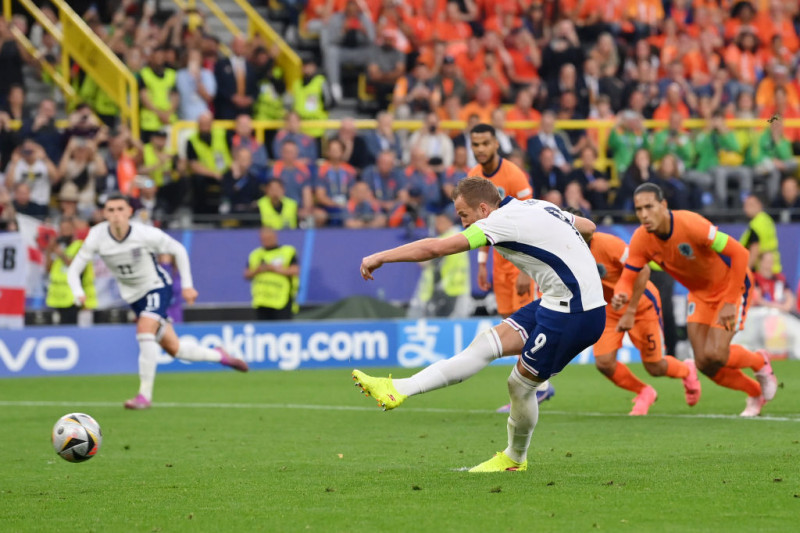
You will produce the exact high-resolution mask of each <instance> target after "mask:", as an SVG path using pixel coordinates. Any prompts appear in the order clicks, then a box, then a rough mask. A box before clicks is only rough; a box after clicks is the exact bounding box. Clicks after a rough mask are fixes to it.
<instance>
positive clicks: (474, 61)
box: [0, 0, 800, 228]
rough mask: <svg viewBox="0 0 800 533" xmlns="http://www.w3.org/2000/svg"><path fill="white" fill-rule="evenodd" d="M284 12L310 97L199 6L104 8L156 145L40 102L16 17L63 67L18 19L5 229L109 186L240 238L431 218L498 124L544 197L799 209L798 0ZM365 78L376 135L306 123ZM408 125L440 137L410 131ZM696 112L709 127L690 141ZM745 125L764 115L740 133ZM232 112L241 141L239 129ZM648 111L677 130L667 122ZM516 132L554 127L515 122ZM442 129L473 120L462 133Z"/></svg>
mask: <svg viewBox="0 0 800 533" xmlns="http://www.w3.org/2000/svg"><path fill="white" fill-rule="evenodd" d="M281 5H283V6H284V8H285V10H287V11H288V12H289V13H290V15H291V16H290V17H289V18H288V29H287V31H286V36H287V39H288V40H289V41H290V42H295V43H297V42H299V41H302V40H306V41H308V40H314V39H316V40H317V41H316V42H318V50H319V54H314V53H310V54H306V56H305V60H304V62H303V66H302V78H300V79H297V80H294V81H293V83H291V84H289V85H287V83H286V78H285V76H284V74H285V73H284V72H283V71H282V69H281V68H280V67H279V66H278V64H277V62H276V58H277V55H278V50H277V48H275V47H268V46H265V45H264V44H263V43H262V42H261V41H260V40H259V39H258V38H257V37H256V38H250V39H247V38H245V37H242V36H237V37H234V38H233V39H232V41H231V42H230V43H228V49H229V52H230V54H229V55H225V54H223V53H222V51H221V50H222V46H221V43H220V40H219V39H218V38H216V37H215V36H214V35H212V34H210V33H209V32H208V30H207V24H206V21H205V15H204V14H203V13H202V12H200V11H199V10H197V9H195V8H192V9H187V10H184V11H181V10H177V11H175V12H174V13H170V12H166V13H164V12H156V11H155V9H154V7H153V4H152V3H149V2H136V1H130V0H122V1H121V2H108V3H105V4H104V6H103V8H98V7H97V6H95V5H91V6H89V7H88V8H87V9H86V11H85V12H84V13H83V18H84V19H85V20H86V21H87V23H88V24H89V26H90V27H91V29H92V30H94V31H95V33H97V35H98V36H100V37H101V38H102V40H103V41H104V42H106V43H107V44H108V46H109V47H110V48H111V50H112V51H113V52H114V53H116V54H117V55H119V56H120V57H121V58H123V60H124V62H125V64H126V65H127V66H128V67H129V68H130V69H131V70H132V71H133V72H134V73H135V74H136V77H137V80H138V81H139V84H140V98H141V105H142V111H141V117H140V119H141V130H142V131H141V139H136V138H134V137H133V136H131V135H130V132H128V130H127V128H126V127H125V126H124V125H122V124H118V123H117V119H118V116H119V110H118V109H117V107H116V105H115V104H114V103H113V101H112V100H111V99H110V98H109V97H108V95H106V94H105V93H104V92H103V91H102V89H100V88H99V87H98V86H97V84H96V82H95V81H94V80H92V79H91V78H90V77H88V76H85V75H82V73H81V72H80V69H79V68H78V67H77V66H76V67H75V76H74V85H75V87H76V89H77V91H78V94H79V95H80V96H81V98H82V100H83V101H84V102H85V103H86V105H82V106H79V107H77V108H76V109H75V110H74V111H72V113H71V114H70V117H69V126H68V127H67V128H66V129H59V128H57V127H56V126H55V117H56V105H55V102H54V101H53V100H50V99H44V100H42V101H39V102H31V101H28V100H27V97H26V92H25V80H24V77H23V76H22V64H23V63H24V62H26V61H27V62H32V60H31V58H29V57H27V54H26V53H25V52H24V50H22V49H21V47H18V46H17V45H16V43H15V42H14V38H13V37H12V36H11V35H10V31H9V26H8V25H9V24H14V25H16V26H17V27H18V28H19V29H20V30H22V31H24V32H26V33H27V34H28V35H30V36H31V37H32V38H33V39H34V40H35V41H37V42H39V43H41V45H42V46H43V47H45V48H46V50H47V51H48V54H46V55H45V57H46V59H47V60H48V61H51V62H53V63H54V64H57V63H58V61H59V58H58V55H59V49H58V46H57V43H53V42H51V41H52V40H51V39H48V38H47V37H48V34H47V32H43V31H42V29H41V27H40V26H39V25H38V24H33V25H32V26H30V27H29V25H28V23H27V21H26V19H25V18H24V17H22V16H20V15H16V16H15V17H14V18H13V20H12V21H6V20H2V21H0V40H2V54H0V59H1V60H2V65H3V66H4V67H7V68H6V69H4V72H8V73H9V75H8V76H5V77H4V78H3V80H2V84H0V108H2V110H3V111H2V114H0V128H2V129H1V130H0V166H2V169H3V171H4V173H5V189H6V190H5V191H4V193H3V197H8V198H10V199H11V201H10V202H6V206H5V208H4V211H5V212H6V214H5V215H2V216H4V217H6V218H8V216H9V213H10V212H11V210H12V209H14V210H16V211H19V212H23V213H28V214H31V215H33V216H37V217H40V218H48V217H50V218H53V219H57V218H58V215H59V212H60V211H61V210H62V207H61V206H62V205H64V204H65V203H66V204H69V203H70V202H71V200H70V199H71V198H75V197H77V198H78V201H77V203H78V205H77V213H79V214H80V215H81V216H82V217H83V218H85V219H87V220H92V219H96V218H97V216H98V215H97V210H96V207H97V205H98V204H99V203H100V202H101V201H102V199H103V197H104V194H106V193H107V192H109V191H111V190H116V189H120V190H123V191H124V192H132V193H134V194H135V195H136V196H137V197H138V202H139V203H140V204H141V209H140V217H141V218H143V219H147V220H155V221H157V222H158V221H161V220H163V219H164V218H165V217H166V216H168V215H171V214H174V213H176V212H180V211H181V210H184V211H185V212H188V213H190V214H192V215H216V218H217V219H218V220H222V222H221V223H222V224H223V225H228V226H230V225H241V224H248V222H247V221H244V222H243V221H242V220H241V218H242V217H241V215H251V217H252V219H251V220H252V221H253V222H252V223H255V224H257V223H258V222H257V221H258V219H259V218H260V219H261V220H262V222H264V223H268V224H270V225H277V227H284V226H285V227H296V226H297V225H298V223H299V224H300V225H301V226H306V225H312V224H313V225H317V226H320V225H335V226H346V227H353V228H359V227H382V226H386V225H388V226H401V225H412V226H413V225H419V226H424V225H426V224H427V222H428V215H429V214H432V213H436V212H438V211H440V210H441V209H443V208H444V207H445V206H446V205H447V204H448V201H449V200H448V191H450V190H452V187H453V186H454V185H455V183H456V182H457V181H458V180H459V179H461V178H463V177H464V176H466V175H467V172H468V171H469V169H470V168H471V166H473V165H474V164H475V161H474V157H473V156H472V153H471V150H470V148H469V136H468V133H467V132H468V131H469V128H470V127H471V126H473V125H474V124H476V123H478V122H485V123H490V124H492V125H493V126H494V127H495V128H496V130H497V138H498V141H499V144H500V150H501V153H502V154H503V155H504V156H505V157H507V158H508V159H509V160H511V161H513V162H515V163H517V164H518V165H519V166H521V167H522V168H524V169H526V171H527V172H528V173H529V176H530V180H531V183H532V185H533V187H534V191H535V195H536V196H537V197H542V198H546V199H548V200H550V201H552V202H554V203H556V204H558V205H564V206H570V207H573V208H578V209H580V210H581V211H582V212H584V213H585V214H587V215H590V216H591V215H592V214H593V213H597V212H605V211H608V210H616V211H626V210H629V209H630V207H631V193H632V191H633V189H635V187H636V186H637V185H639V184H641V183H643V182H646V181H651V182H655V183H659V184H661V185H663V187H664V189H665V190H666V191H667V195H668V198H669V201H670V205H671V206H673V207H675V208H689V209H714V208H717V209H724V208H728V207H733V208H738V207H741V205H742V200H743V198H744V197H745V195H746V194H748V193H750V192H757V193H758V194H760V195H761V196H762V197H764V198H765V201H766V205H767V206H770V207H774V208H784V209H785V208H797V207H800V200H799V199H798V194H797V186H796V183H795V179H796V177H797V176H796V174H797V160H796V155H797V154H798V153H800V127H794V126H793V127H787V126H785V125H784V122H783V119H785V118H800V69H798V59H799V58H800V55H799V54H798V51H799V50H800V39H798V25H800V19H798V16H800V13H798V11H799V10H798V6H797V4H796V3H793V2H782V1H780V0H771V1H764V0H754V1H753V2H750V1H739V2H730V1H726V0H718V1H713V0H673V1H664V2H662V1H661V0H608V1H603V2H597V1H594V0H571V1H560V2H555V1H551V0H544V1H538V0H532V1H530V0H505V1H502V2H488V1H477V2H476V1H473V0H457V1H452V2H447V1H446V0H417V1H414V2H408V3H402V4H401V3H398V2H395V1H393V0H384V1H380V0H372V1H368V0H310V1H309V2H307V3H305V5H304V7H303V9H302V11H298V10H297V3H296V2H283V3H282V4H281ZM115 6H116V8H115ZM43 9H44V11H45V13H46V14H47V15H48V17H49V18H50V19H51V20H53V21H54V22H57V17H56V16H55V13H54V10H53V9H52V8H50V7H47V6H44V8H43ZM317 57H319V58H320V59H321V61H317ZM354 69H355V72H356V73H361V75H363V76H364V77H365V85H366V88H367V92H368V93H369V94H371V95H372V96H367V95H364V94H362V95H361V96H366V97H367V98H374V102H373V104H374V105H375V106H377V109H378V112H377V115H376V119H377V124H378V125H377V128H376V129H374V130H368V131H362V132H360V131H358V130H357V129H356V127H355V122H354V121H353V119H352V118H350V117H346V118H344V119H343V120H342V121H341V127H340V128H339V129H338V130H334V131H325V130H323V129H316V128H307V127H304V125H303V122H304V121H305V120H313V119H325V118H327V117H328V111H329V110H330V109H331V107H333V106H336V105H339V106H340V109H341V105H342V103H343V101H344V100H345V96H346V93H348V92H349V91H348V89H347V87H345V86H343V81H342V80H343V75H344V74H345V73H346V72H353V71H354ZM90 111H94V113H91V112H90ZM407 118H412V119H419V120H421V121H422V122H423V127H422V128H421V129H419V130H417V131H413V132H410V131H406V130H399V129H395V128H394V126H393V122H394V121H395V120H396V119H407ZM689 118H701V119H703V120H704V126H703V127H701V128H699V129H697V130H687V129H686V128H685V127H684V121H685V120H686V119H689ZM729 118H738V119H753V118H758V119H765V120H764V122H763V125H762V126H759V127H750V126H748V127H734V128H731V127H728V126H727V125H726V120H725V119H729ZM212 119H222V120H234V121H235V127H234V129H232V130H227V131H225V130H222V129H221V128H218V127H217V126H216V125H215V123H214V122H213V120H212ZM269 119H276V120H281V119H282V120H284V121H285V125H284V127H283V128H281V129H280V130H278V131H277V132H275V131H267V132H266V139H265V142H264V143H263V144H262V143H259V142H258V141H257V140H256V135H255V132H254V130H253V126H252V121H253V120H269ZM573 119H577V120H581V119H585V120H588V121H596V120H605V121H612V123H613V127H612V128H611V131H610V134H609V135H608V138H607V143H604V144H600V142H599V135H598V129H597V128H593V127H587V128H586V129H567V130H562V129H559V128H556V126H555V124H556V121H559V120H573ZM647 119H657V120H663V121H666V123H667V124H668V125H667V126H666V127H662V126H658V127H654V128H647V127H645V125H644V121H645V120H647ZM767 119H769V122H767ZM178 120H184V121H192V122H196V123H197V131H190V130H189V131H187V130H181V131H180V132H178V131H171V126H172V124H174V123H175V122H176V121H178ZM509 120H512V121H520V120H523V121H534V122H537V123H538V128H536V129H533V130H528V129H517V130H511V129H508V128H506V123H507V121H509ZM12 121H20V123H21V127H20V128H19V129H14V128H12V127H11V123H12ZM443 121H463V122H464V123H466V124H467V127H466V129H465V130H464V131H453V130H446V129H444V128H442V127H441V123H442V122H443ZM589 125H590V126H591V124H589ZM172 135H175V136H176V141H174V142H173V141H172V140H171V137H170V136H172ZM175 145H177V147H178V148H177V150H176V151H174V152H173V150H172V149H171V148H170V147H171V146H175ZM606 145H607V146H606ZM603 148H607V153H598V150H599V149H603ZM609 160H610V162H611V164H610V165H604V166H603V167H602V168H601V167H600V165H599V164H598V163H604V162H606V161H609ZM273 182H274V183H273ZM268 184H269V185H268ZM73 185H74V186H73ZM76 189H77V192H76ZM284 205H286V206H287V207H286V210H285V212H284V207H283V206H284ZM259 214H260V215H259ZM790 216H793V217H795V218H797V217H798V214H797V213H793V214H791V215H790Z"/></svg>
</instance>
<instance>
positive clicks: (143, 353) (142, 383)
mask: <svg viewBox="0 0 800 533" xmlns="http://www.w3.org/2000/svg"><path fill="white" fill-rule="evenodd" d="M136 340H137V341H139V394H141V395H142V396H144V397H145V398H147V399H148V400H152V399H153V384H154V383H155V381H156V366H157V365H158V351H159V350H158V343H157V342H156V336H155V335H153V334H152V333H138V334H137V335H136Z"/></svg>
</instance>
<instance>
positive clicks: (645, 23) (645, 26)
mask: <svg viewBox="0 0 800 533" xmlns="http://www.w3.org/2000/svg"><path fill="white" fill-rule="evenodd" d="M625 17H626V18H627V19H628V20H629V21H630V22H632V23H633V26H634V28H635V29H636V35H637V36H639V37H647V36H648V35H655V34H656V33H657V31H658V24H659V23H660V22H661V21H662V20H664V4H663V3H662V2H661V0H633V1H630V2H628V9H626V11H625Z"/></svg>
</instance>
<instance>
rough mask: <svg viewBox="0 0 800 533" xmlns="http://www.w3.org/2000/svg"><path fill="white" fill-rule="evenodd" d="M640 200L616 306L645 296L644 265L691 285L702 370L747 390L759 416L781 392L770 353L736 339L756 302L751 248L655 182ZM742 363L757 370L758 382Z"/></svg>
mask: <svg viewBox="0 0 800 533" xmlns="http://www.w3.org/2000/svg"><path fill="white" fill-rule="evenodd" d="M633 205H634V208H635V210H636V216H637V217H638V218H639V222H641V224H642V225H641V226H640V227H639V228H637V229H636V231H635V232H634V234H633V237H632V238H631V243H630V246H629V247H628V250H629V253H628V258H627V261H626V263H625V270H624V272H623V274H622V276H621V277H620V280H619V282H618V283H617V286H616V289H615V291H614V293H615V294H614V297H613V299H612V301H611V304H612V307H614V308H615V309H621V308H622V306H624V305H625V304H627V303H628V301H637V298H638V297H639V296H640V295H641V294H642V293H643V292H644V290H645V287H646V285H647V279H648V276H649V272H648V270H647V269H645V268H644V267H645V266H646V265H647V263H648V261H655V262H656V263H657V264H658V265H660V266H661V267H662V268H663V269H664V270H665V271H666V272H667V273H668V274H670V275H671V276H672V277H673V278H675V280H676V281H678V282H679V283H681V284H683V285H684V286H685V287H686V288H687V289H688V290H689V307H688V315H689V316H688V318H687V332H688V334H689V341H690V342H691V343H692V349H693V350H694V357H695V361H696V364H697V368H698V369H699V370H700V371H701V372H702V373H703V374H705V375H706V376H708V377H709V378H711V380H712V381H714V382H715V383H716V384H718V385H722V386H723V387H728V388H730V389H735V390H740V391H743V392H745V393H746V394H747V405H746V407H745V409H744V411H742V413H741V416H748V417H752V416H758V415H759V414H760V413H761V408H762V407H763V405H764V404H765V403H766V402H768V401H769V400H772V398H774V397H775V393H776V392H777V389H778V382H777V379H776V378H775V374H774V373H773V371H772V365H771V364H770V361H769V356H768V355H767V354H766V352H763V351H759V353H754V352H751V351H749V350H747V349H746V348H744V347H743V346H739V345H737V344H734V345H732V344H731V340H733V336H734V335H735V334H736V332H737V331H739V330H740V329H742V327H743V326H744V322H745V318H746V317H747V308H748V306H749V304H750V300H751V299H752V292H753V290H752V275H751V273H750V270H749V269H748V268H747V263H748V260H749V254H748V252H747V249H745V248H744V247H743V246H742V245H741V244H739V242H738V241H736V240H735V239H731V238H729V237H728V235H726V234H725V233H722V232H721V231H719V230H717V227H716V226H714V225H713V224H711V222H709V221H708V220H707V219H705V218H703V217H702V216H700V215H698V214H696V213H692V212H691V211H671V210H670V209H669V208H668V207H667V202H666V200H665V199H664V193H663V191H662V190H661V188H660V187H658V186H657V185H655V184H652V183H645V184H642V185H640V186H639V187H638V188H637V189H636V190H635V191H634V193H633ZM742 368H751V369H752V370H753V372H755V377H756V379H752V378H750V377H748V376H746V375H745V374H744V373H743V372H742V370H741V369H742Z"/></svg>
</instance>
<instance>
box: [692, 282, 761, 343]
mask: <svg viewBox="0 0 800 533" xmlns="http://www.w3.org/2000/svg"><path fill="white" fill-rule="evenodd" d="M752 299H753V285H752V283H751V282H750V275H749V274H748V276H747V278H746V280H745V284H744V287H743V290H742V297H741V298H740V299H739V301H738V302H736V328H735V329H734V331H741V330H742V329H744V323H745V321H746V320H747V311H748V310H749V309H750V302H751V301H752ZM687 300H688V305H687V308H686V315H687V316H686V322H688V323H693V324H705V325H706V326H710V327H712V328H720V329H724V328H723V327H722V326H721V325H719V324H718V323H717V315H719V311H720V309H722V304H723V302H722V300H714V301H709V300H708V299H707V298H705V295H702V294H701V295H696V294H694V293H691V292H690V293H689V297H688V298H687Z"/></svg>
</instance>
